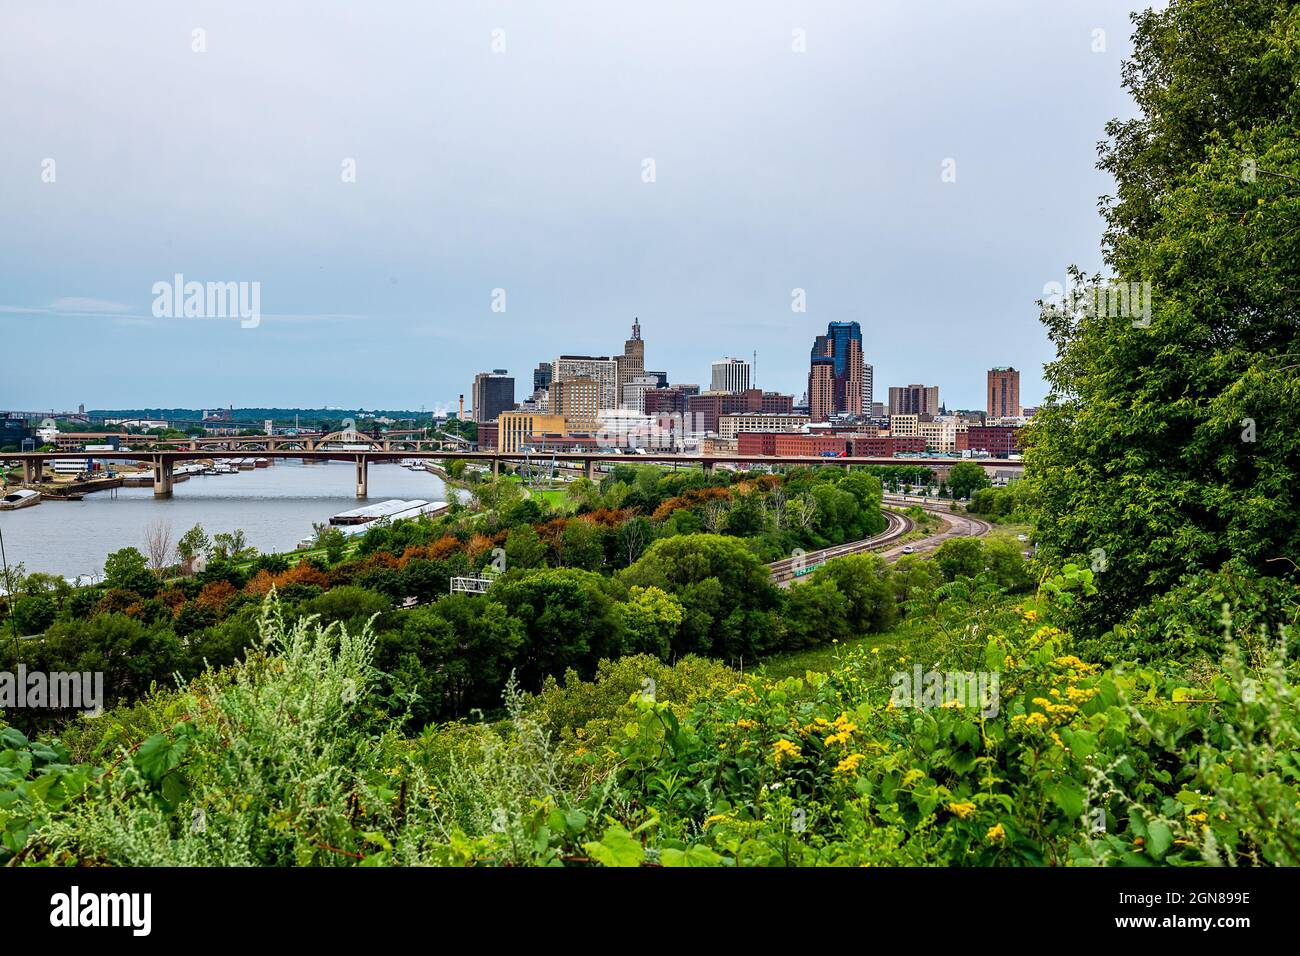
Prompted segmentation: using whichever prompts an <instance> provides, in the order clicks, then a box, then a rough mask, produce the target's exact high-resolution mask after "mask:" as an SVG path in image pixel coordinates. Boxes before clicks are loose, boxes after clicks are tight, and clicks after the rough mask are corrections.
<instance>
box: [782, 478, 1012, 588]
mask: <svg viewBox="0 0 1300 956" xmlns="http://www.w3.org/2000/svg"><path fill="white" fill-rule="evenodd" d="M885 504H890V505H901V506H909V505H919V506H920V507H921V509H922V510H923V511H925V512H927V513H928V514H932V515H935V516H937V517H938V518H939V519H940V520H942V521H943V522H944V530H943V531H940V532H938V533H937V534H932V535H930V536H928V537H925V538H922V539H920V540H919V541H913V542H911V547H912V549H913V551H915V552H920V551H932V550H934V549H935V548H937V547H938V546H939V545H941V544H943V542H945V541H947V540H948V539H949V538H965V537H972V538H978V537H981V536H983V535H986V534H988V533H989V531H990V530H991V529H992V527H993V526H992V525H990V524H989V523H988V522H987V521H984V520H982V519H980V518H976V517H973V516H971V515H968V514H957V513H955V512H953V511H952V510H951V507H950V502H946V501H944V502H939V501H934V500H931V499H927V498H915V497H906V496H903V495H886V496H885ZM882 513H883V514H884V516H885V519H886V521H888V522H889V525H888V527H886V528H885V530H884V531H882V532H881V533H880V534H878V535H874V536H873V537H870V538H863V539H862V540H861V541H850V542H848V543H847V544H837V545H834V546H833V547H829V548H822V549H821V550H820V551H810V552H808V553H807V554H801V555H798V556H796V557H790V558H782V559H781V560H780V561H773V562H772V563H771V564H769V565H768V568H770V569H771V572H772V580H773V581H774V582H775V583H776V584H778V585H780V586H782V587H785V586H787V585H789V583H790V582H791V581H792V580H794V579H795V578H797V577H801V576H802V575H804V574H808V573H810V572H811V571H813V570H814V569H816V568H817V567H818V566H819V565H821V564H824V563H825V562H826V561H828V560H830V559H831V558H841V557H844V556H845V555H848V554H861V553H862V552H864V551H872V552H877V553H879V554H880V556H881V557H883V558H884V559H885V560H886V561H896V560H898V558H900V557H901V556H902V554H903V548H904V547H905V545H902V544H897V543H896V542H897V541H898V539H899V538H901V537H903V536H904V535H906V534H908V533H909V532H910V531H912V530H913V529H914V528H915V527H916V523H915V522H914V521H912V519H911V518H909V517H907V515H904V514H899V513H897V512H893V511H885V512H882Z"/></svg>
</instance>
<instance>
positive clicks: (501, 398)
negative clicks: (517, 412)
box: [470, 368, 515, 422]
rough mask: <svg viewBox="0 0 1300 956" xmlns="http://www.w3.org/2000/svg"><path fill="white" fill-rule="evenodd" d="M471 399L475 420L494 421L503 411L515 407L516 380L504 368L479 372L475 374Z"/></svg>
mask: <svg viewBox="0 0 1300 956" xmlns="http://www.w3.org/2000/svg"><path fill="white" fill-rule="evenodd" d="M470 401H471V402H472V403H473V406H474V421H476V422H494V421H496V420H497V416H498V415H500V414H501V413H502V412H505V411H509V410H510V409H512V408H514V407H515V380H514V379H513V378H512V377H511V376H509V375H507V374H506V370H505V369H503V368H497V369H493V370H492V371H490V372H479V373H478V374H477V375H475V376H474V389H473V392H472V394H471V398H470Z"/></svg>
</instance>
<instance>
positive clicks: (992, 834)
mask: <svg viewBox="0 0 1300 956" xmlns="http://www.w3.org/2000/svg"><path fill="white" fill-rule="evenodd" d="M985 836H986V837H987V838H988V841H989V842H990V843H1002V842H1003V841H1004V840H1006V838H1007V831H1006V830H1004V829H1002V824H1000V823H998V824H996V825H994V826H991V827H989V832H988V833H987V834H985Z"/></svg>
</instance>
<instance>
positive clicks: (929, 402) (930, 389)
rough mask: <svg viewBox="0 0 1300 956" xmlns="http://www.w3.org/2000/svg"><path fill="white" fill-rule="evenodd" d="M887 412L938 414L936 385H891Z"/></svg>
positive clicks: (892, 414) (895, 413) (897, 413)
mask: <svg viewBox="0 0 1300 956" xmlns="http://www.w3.org/2000/svg"><path fill="white" fill-rule="evenodd" d="M889 414H890V416H891V417H892V416H894V415H929V416H930V418H934V416H935V415H938V414H939V386H938V385H906V386H898V385H891V386H890V388H889Z"/></svg>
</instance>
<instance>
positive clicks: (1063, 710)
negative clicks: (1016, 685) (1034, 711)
mask: <svg viewBox="0 0 1300 956" xmlns="http://www.w3.org/2000/svg"><path fill="white" fill-rule="evenodd" d="M1034 703H1035V704H1037V705H1038V706H1039V707H1041V708H1043V710H1045V711H1047V712H1048V713H1049V714H1064V715H1066V716H1069V715H1070V714H1077V713H1078V712H1079V708H1078V707H1075V706H1074V705H1073V704H1054V703H1052V702H1051V701H1050V700H1048V699H1047V698H1046V697H1035V698H1034Z"/></svg>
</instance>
